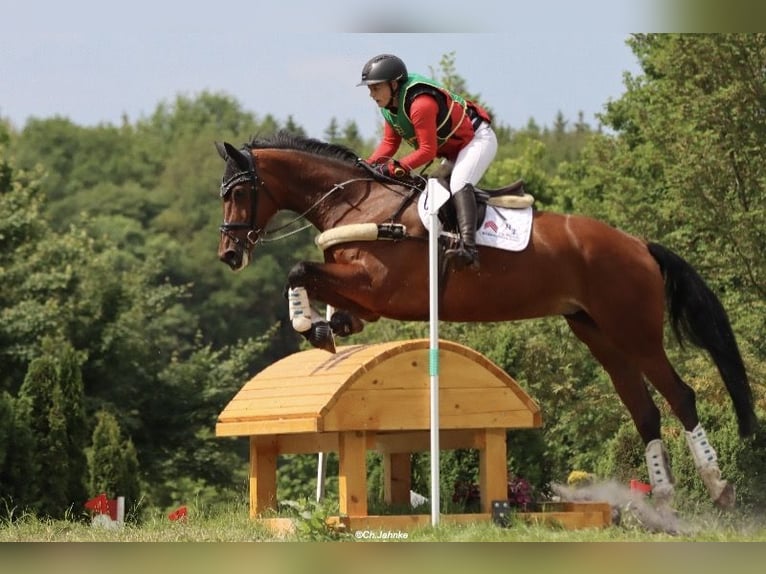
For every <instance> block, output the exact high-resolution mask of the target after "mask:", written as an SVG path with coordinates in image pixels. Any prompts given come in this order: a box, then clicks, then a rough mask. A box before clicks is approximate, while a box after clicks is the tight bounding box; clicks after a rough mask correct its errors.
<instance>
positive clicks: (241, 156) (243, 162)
mask: <svg viewBox="0 0 766 574" xmlns="http://www.w3.org/2000/svg"><path fill="white" fill-rule="evenodd" d="M223 147H224V149H225V150H226V155H227V156H228V157H229V159H230V160H232V161H234V163H236V164H237V167H239V169H241V170H242V171H250V169H251V164H250V158H249V157H247V155H245V153H244V152H241V151H240V150H238V149H237V148H235V147H234V146H233V145H231V144H230V143H228V142H223Z"/></svg>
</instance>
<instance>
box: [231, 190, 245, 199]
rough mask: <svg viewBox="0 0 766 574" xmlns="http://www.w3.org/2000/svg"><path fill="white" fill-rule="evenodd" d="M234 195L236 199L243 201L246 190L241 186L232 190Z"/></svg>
mask: <svg viewBox="0 0 766 574" xmlns="http://www.w3.org/2000/svg"><path fill="white" fill-rule="evenodd" d="M232 196H233V199H234V201H241V200H242V198H244V197H245V190H244V189H242V188H241V187H238V188H236V189H233V190H232Z"/></svg>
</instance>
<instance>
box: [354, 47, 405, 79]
mask: <svg viewBox="0 0 766 574" xmlns="http://www.w3.org/2000/svg"><path fill="white" fill-rule="evenodd" d="M406 77H407V66H405V65H404V62H402V60H401V58H398V57H397V56H394V55H392V54H380V55H379V56H375V57H374V58H372V59H371V60H370V61H369V62H367V63H366V64H365V65H364V68H362V81H361V82H359V83H358V84H357V86H369V85H370V84H379V83H381V82H393V81H395V80H401V79H402V78H406Z"/></svg>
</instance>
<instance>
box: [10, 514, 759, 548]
mask: <svg viewBox="0 0 766 574" xmlns="http://www.w3.org/2000/svg"><path fill="white" fill-rule="evenodd" d="M318 516H319V517H320V518H321V513H320V514H317V512H316V511H315V512H314V514H313V515H312V516H308V515H307V516H306V517H305V518H304V519H297V523H298V525H299V528H298V531H297V532H296V533H294V534H291V535H286V536H278V535H275V534H273V533H272V532H270V531H269V530H267V529H266V528H265V527H264V526H263V525H262V524H260V523H259V522H257V521H253V520H251V519H250V518H249V516H248V511H247V507H246V506H245V505H231V506H227V507H224V508H220V509H204V508H193V507H190V508H189V515H188V517H187V518H186V519H185V520H183V521H177V522H172V521H170V520H169V519H168V517H167V515H165V514H164V513H163V514H160V513H158V512H157V513H149V515H148V516H147V517H146V518H144V519H143V520H142V521H141V522H140V524H132V523H126V524H125V525H123V526H122V527H120V528H107V527H98V526H92V525H91V524H90V522H89V521H88V520H75V519H69V520H51V519H41V518H37V517H34V516H32V515H28V514H26V515H21V516H18V517H16V518H14V519H13V520H5V521H2V522H0V542H269V541H287V542H291V541H292V542H299V541H325V540H326V541H330V540H339V541H347V542H354V541H355V540H356V538H355V536H354V534H353V533H340V534H338V533H336V532H333V531H329V530H327V529H324V528H323V527H322V526H321V525H320V524H323V522H322V521H321V520H319V521H318V520H316V518H317V517H318ZM684 519H685V523H686V524H687V525H688V526H689V528H687V529H686V532H685V533H684V534H680V535H672V534H667V533H652V532H648V531H647V530H645V529H643V528H641V527H639V526H637V525H630V524H628V525H624V526H611V527H608V528H602V529H583V530H571V531H570V530H563V529H560V528H556V527H553V526H543V525H528V524H524V523H521V522H519V521H516V522H515V523H514V524H512V525H511V526H510V527H507V528H501V527H498V526H496V525H494V524H491V523H475V524H465V525H458V524H444V525H440V526H439V527H437V528H433V527H430V526H428V527H423V528H419V529H415V530H412V531H410V532H408V533H407V541H411V542H686V541H706V542H745V541H761V542H763V541H766V524H764V523H763V521H756V520H754V519H751V518H747V517H745V516H740V515H736V514H728V515H727V514H709V515H703V514H700V515H695V516H686V517H684ZM380 538H381V536H380V534H379V533H371V535H370V536H367V537H365V540H367V541H374V540H378V539H380Z"/></svg>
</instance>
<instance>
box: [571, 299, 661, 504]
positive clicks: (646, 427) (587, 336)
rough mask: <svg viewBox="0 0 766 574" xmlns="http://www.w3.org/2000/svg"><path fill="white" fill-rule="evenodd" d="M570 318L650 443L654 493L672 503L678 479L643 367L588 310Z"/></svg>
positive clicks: (648, 458)
mask: <svg viewBox="0 0 766 574" xmlns="http://www.w3.org/2000/svg"><path fill="white" fill-rule="evenodd" d="M566 320H567V323H569V327H570V328H571V329H572V331H573V332H574V334H575V335H576V336H577V338H578V339H580V340H581V341H582V342H583V343H585V344H586V345H587V346H588V348H589V349H590V351H591V353H592V354H593V356H594V357H595V358H596V360H598V362H599V363H601V365H602V366H603V367H604V369H605V370H606V372H607V373H608V374H609V377H610V378H611V380H612V384H613V385H614V388H615V390H616V391H617V394H618V395H619V397H620V399H621V400H622V402H623V404H624V405H625V407H626V408H627V409H628V412H629V413H630V416H631V418H632V419H633V423H634V424H635V425H636V429H637V430H638V433H639V435H640V436H641V439H642V440H643V441H644V445H645V446H646V451H645V459H646V464H647V467H648V471H649V482H650V483H651V485H652V493H653V497H654V499H655V500H656V501H657V503H658V504H659V505H670V503H671V500H672V497H673V482H674V481H673V475H672V473H671V471H670V464H669V461H668V455H667V451H666V449H665V445H664V444H663V442H662V439H661V436H660V412H659V409H658V408H657V405H655V404H654V401H653V400H652V397H651V395H650V394H649V389H648V388H647V386H646V383H645V381H644V377H643V375H642V373H641V370H640V369H639V368H638V367H637V366H636V365H635V363H634V362H633V361H631V360H630V358H629V357H628V356H627V355H626V354H625V353H623V352H622V351H620V350H619V349H618V348H617V347H615V346H614V345H613V344H612V343H611V342H610V341H609V340H608V338H607V337H606V336H605V335H604V334H603V333H602V332H601V331H600V330H599V328H598V326H597V325H596V324H595V323H594V322H593V320H592V319H591V318H590V316H588V315H587V314H586V313H584V312H580V313H577V314H575V315H569V316H567V317H566Z"/></svg>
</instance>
